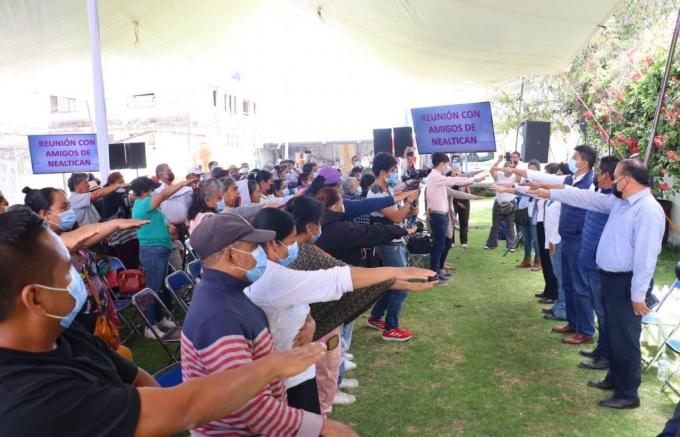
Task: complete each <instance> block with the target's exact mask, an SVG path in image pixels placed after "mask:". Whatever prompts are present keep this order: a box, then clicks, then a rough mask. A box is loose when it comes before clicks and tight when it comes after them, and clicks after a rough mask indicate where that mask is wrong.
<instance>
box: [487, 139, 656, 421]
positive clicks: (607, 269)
mask: <svg viewBox="0 0 680 437" xmlns="http://www.w3.org/2000/svg"><path fill="white" fill-rule="evenodd" d="M501 161H503V158H502V157H500V158H499V160H498V161H497V163H496V164H495V165H494V168H493V169H492V170H491V173H492V175H493V177H494V179H495V183H496V185H495V187H494V188H495V191H496V192H497V197H496V201H495V203H494V214H493V215H494V219H493V221H494V224H493V226H492V229H491V233H490V236H489V240H488V242H487V248H493V247H495V246H496V245H497V244H496V241H497V240H496V235H497V233H498V227H499V225H500V222H501V220H502V219H503V218H506V219H507V221H508V232H507V244H508V248H509V249H511V250H512V249H514V248H515V247H516V239H515V233H514V227H515V224H516V225H517V227H518V228H519V229H520V232H521V234H522V236H523V238H524V239H525V257H524V260H523V262H522V264H521V265H520V267H529V266H531V263H530V253H531V248H532V245H533V246H534V250H536V253H537V254H538V256H537V258H535V260H534V263H533V266H534V268H537V269H540V270H542V271H543V277H544V279H545V287H544V289H543V290H541V291H540V292H538V293H536V297H537V298H539V299H540V302H541V303H543V304H549V305H550V307H549V308H545V309H543V313H544V317H545V318H546V319H548V320H555V321H562V322H566V324H563V325H562V326H555V327H554V328H552V332H554V333H557V334H562V335H565V337H563V338H562V339H561V341H562V343H565V344H568V345H586V344H591V343H594V341H595V340H594V336H595V332H596V330H597V332H598V337H597V344H596V345H595V347H594V348H593V349H582V350H580V351H579V353H580V355H582V356H583V357H585V358H586V359H585V360H582V361H581V362H579V363H578V367H579V368H581V369H587V370H607V374H606V376H605V377H604V378H603V379H601V380H597V379H594V380H591V381H589V382H588V385H589V386H590V387H593V388H596V389H600V390H612V391H613V395H612V396H611V397H610V398H607V399H604V400H602V401H600V403H599V404H600V405H601V406H603V407H608V408H617V409H628V408H636V407H638V406H639V405H640V399H639V396H638V388H639V386H640V383H641V351H640V333H641V326H642V325H641V318H642V316H644V315H646V314H647V313H648V312H649V309H650V306H652V305H653V301H654V297H653V295H652V293H651V291H652V288H653V280H654V271H655V267H656V261H657V257H658V255H659V253H660V252H661V241H662V237H663V233H664V225H665V216H664V213H663V210H662V208H661V206H660V205H659V203H658V202H657V201H656V200H655V198H654V196H653V194H652V193H651V190H650V188H649V185H650V183H651V179H650V174H649V170H648V169H647V168H646V166H645V165H644V164H643V163H642V162H641V161H639V160H638V159H635V158H632V159H625V160H620V159H619V158H617V157H614V156H604V157H602V158H600V159H599V160H598V156H597V150H596V149H595V148H594V147H592V146H589V145H579V146H577V147H575V149H574V154H573V156H572V158H571V159H570V160H569V161H568V162H567V163H551V164H547V165H545V166H544V167H543V171H541V168H540V163H538V162H533V161H532V162H530V163H529V165H528V168H519V167H517V166H516V164H515V163H514V162H513V161H512V160H506V161H505V163H504V164H503V168H502V170H501V169H499V168H498V167H499V166H500V163H501ZM518 197H519V198H520V199H528V202H525V205H527V206H526V208H527V209H528V211H527V213H528V214H527V218H528V220H526V219H525V220H524V221H521V222H517V221H516V219H517V217H519V216H520V212H519V211H521V209H522V207H521V205H522V200H519V201H518V200H517V198H518ZM527 224H528V225H529V227H528V228H527ZM526 241H531V242H536V243H537V244H534V243H526ZM596 322H597V323H596Z"/></svg>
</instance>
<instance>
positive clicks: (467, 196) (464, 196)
mask: <svg viewBox="0 0 680 437" xmlns="http://www.w3.org/2000/svg"><path fill="white" fill-rule="evenodd" d="M446 195H447V196H449V197H452V198H454V199H459V200H474V199H481V198H482V197H481V196H475V195H474V194H471V193H466V192H464V191H460V190H454V189H453V188H451V187H446Z"/></svg>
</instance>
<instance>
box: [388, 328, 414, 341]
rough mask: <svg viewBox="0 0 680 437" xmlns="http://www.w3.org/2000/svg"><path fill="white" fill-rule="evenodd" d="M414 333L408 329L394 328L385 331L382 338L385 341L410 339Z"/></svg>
mask: <svg viewBox="0 0 680 437" xmlns="http://www.w3.org/2000/svg"><path fill="white" fill-rule="evenodd" d="M411 337H413V334H412V333H411V331H409V330H408V329H403V328H394V329H390V330H389V331H385V332H383V335H382V339H383V340H385V341H409V340H410V339H411Z"/></svg>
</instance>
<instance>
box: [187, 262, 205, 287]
mask: <svg viewBox="0 0 680 437" xmlns="http://www.w3.org/2000/svg"><path fill="white" fill-rule="evenodd" d="M202 268H203V263H202V262H201V260H200V259H196V260H193V261H191V262H190V263H189V264H188V265H187V271H188V272H189V274H190V275H191V277H192V278H193V279H194V282H195V283H196V284H198V281H199V279H200V278H201V269H202Z"/></svg>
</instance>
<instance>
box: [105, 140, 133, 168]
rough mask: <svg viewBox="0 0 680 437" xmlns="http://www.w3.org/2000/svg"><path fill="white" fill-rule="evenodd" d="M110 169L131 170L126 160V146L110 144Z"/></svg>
mask: <svg viewBox="0 0 680 437" xmlns="http://www.w3.org/2000/svg"><path fill="white" fill-rule="evenodd" d="M109 167H110V168H111V170H121V169H124V168H130V167H128V165H127V160H126V159H125V144H123V143H116V144H109Z"/></svg>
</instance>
